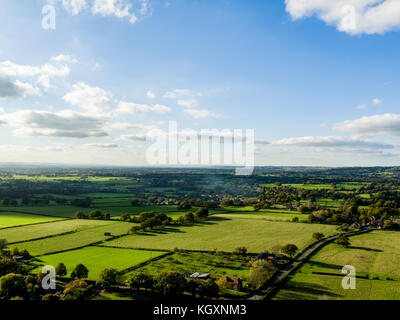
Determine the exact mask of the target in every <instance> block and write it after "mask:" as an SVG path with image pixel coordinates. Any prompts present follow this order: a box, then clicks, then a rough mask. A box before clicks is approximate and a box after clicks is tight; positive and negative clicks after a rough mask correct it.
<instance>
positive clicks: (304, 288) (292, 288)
mask: <svg viewBox="0 0 400 320" xmlns="http://www.w3.org/2000/svg"><path fill="white" fill-rule="evenodd" d="M342 279H343V277H338V276H319V275H311V274H302V273H297V274H296V275H295V276H294V277H291V278H290V280H288V282H286V283H285V285H284V287H283V289H281V290H279V291H278V293H277V294H276V295H275V296H274V297H273V300H400V285H399V283H398V282H393V281H382V280H368V279H357V282H356V289H355V290H344V289H343V288H342V285H341V283H342Z"/></svg>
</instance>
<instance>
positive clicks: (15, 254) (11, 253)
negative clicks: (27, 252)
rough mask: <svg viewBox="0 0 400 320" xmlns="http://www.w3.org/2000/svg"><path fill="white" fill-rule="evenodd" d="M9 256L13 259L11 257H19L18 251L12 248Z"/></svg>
mask: <svg viewBox="0 0 400 320" xmlns="http://www.w3.org/2000/svg"><path fill="white" fill-rule="evenodd" d="M10 256H11V257H13V256H19V250H18V248H17V247H14V248H12V249H11V251H10Z"/></svg>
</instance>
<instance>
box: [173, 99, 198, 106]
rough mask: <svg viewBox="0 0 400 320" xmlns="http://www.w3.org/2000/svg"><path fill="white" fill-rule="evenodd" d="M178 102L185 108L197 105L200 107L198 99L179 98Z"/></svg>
mask: <svg viewBox="0 0 400 320" xmlns="http://www.w3.org/2000/svg"><path fill="white" fill-rule="evenodd" d="M177 103H178V104H179V105H180V106H182V107H185V108H195V107H198V105H199V104H198V102H197V100H196V99H191V100H183V99H179V100H178V101H177Z"/></svg>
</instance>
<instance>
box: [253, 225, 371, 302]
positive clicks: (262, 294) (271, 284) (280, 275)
mask: <svg viewBox="0 0 400 320" xmlns="http://www.w3.org/2000/svg"><path fill="white" fill-rule="evenodd" d="M370 231H371V229H363V230H361V231H357V232H350V233H345V234H344V235H345V236H348V237H351V236H355V235H359V234H363V233H366V232H370ZM336 238H337V235H335V236H331V237H328V238H324V239H322V240H320V241H318V242H315V243H313V244H312V245H310V246H308V247H307V248H306V249H304V250H303V251H302V252H301V253H300V254H299V255H298V256H297V257H296V259H294V260H293V261H292V262H291V263H290V264H288V265H286V266H285V267H284V268H283V269H280V270H278V271H277V272H276V273H275V274H274V276H273V277H272V278H271V279H270V280H269V281H268V284H267V285H266V286H265V287H263V288H262V289H260V290H259V291H258V292H257V293H256V294H254V295H252V296H251V297H249V298H248V299H247V300H263V299H265V298H266V296H267V295H268V294H270V293H271V292H272V291H273V290H274V289H275V287H276V285H277V284H278V283H280V282H281V281H282V280H283V279H284V278H285V277H286V276H287V275H289V274H290V273H291V272H293V271H294V270H295V269H296V268H297V267H298V266H299V265H300V264H302V263H304V262H305V261H306V260H307V258H308V257H309V256H310V255H311V254H312V253H314V252H315V251H316V250H318V249H319V248H320V247H322V246H324V245H326V244H328V243H330V242H332V241H333V240H335V239H336Z"/></svg>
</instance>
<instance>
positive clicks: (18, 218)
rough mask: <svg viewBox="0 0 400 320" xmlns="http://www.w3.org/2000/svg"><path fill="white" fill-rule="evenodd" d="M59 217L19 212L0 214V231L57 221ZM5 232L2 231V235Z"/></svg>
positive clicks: (0, 232)
mask: <svg viewBox="0 0 400 320" xmlns="http://www.w3.org/2000/svg"><path fill="white" fill-rule="evenodd" d="M57 220H60V218H57V217H45V216H39V215H33V214H25V213H19V212H0V229H1V228H9V227H16V226H23V225H27V224H34V223H43V222H51V221H57ZM2 233H3V231H0V235H1V234H2Z"/></svg>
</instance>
